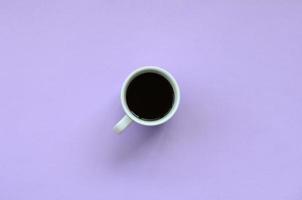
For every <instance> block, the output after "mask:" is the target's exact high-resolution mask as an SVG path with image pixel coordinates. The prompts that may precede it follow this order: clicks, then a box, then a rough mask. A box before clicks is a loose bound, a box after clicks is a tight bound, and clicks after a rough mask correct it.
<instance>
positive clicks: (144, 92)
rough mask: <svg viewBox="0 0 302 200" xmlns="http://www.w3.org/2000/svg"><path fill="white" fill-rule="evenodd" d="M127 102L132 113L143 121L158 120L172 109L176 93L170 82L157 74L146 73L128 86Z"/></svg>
mask: <svg viewBox="0 0 302 200" xmlns="http://www.w3.org/2000/svg"><path fill="white" fill-rule="evenodd" d="M126 101H127V105H128V107H129V109H130V111H131V112H132V113H133V114H134V115H135V116H137V117H138V118H140V119H143V120H157V119H160V118H162V117H164V116H165V115H166V114H167V113H168V112H169V111H170V110H171V108H172V106H173V101H174V91H173V88H172V86H171V84H170V82H169V81H168V80H167V79H166V78H164V77H163V76H161V75H159V74H156V73H151V72H148V73H144V74H141V75H138V76H137V77H135V78H134V79H133V80H132V81H131V82H130V84H129V85H128V88H127V92H126Z"/></svg>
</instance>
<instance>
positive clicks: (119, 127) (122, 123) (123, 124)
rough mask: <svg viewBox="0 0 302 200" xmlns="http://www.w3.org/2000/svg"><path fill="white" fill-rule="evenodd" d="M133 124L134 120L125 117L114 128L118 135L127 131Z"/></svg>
mask: <svg viewBox="0 0 302 200" xmlns="http://www.w3.org/2000/svg"><path fill="white" fill-rule="evenodd" d="M131 122H132V119H131V118H130V117H129V116H128V115H125V116H124V117H123V118H122V119H121V120H120V121H119V122H118V123H117V124H116V125H115V126H114V127H113V130H114V131H115V132H116V133H119V134H120V133H121V132H122V131H123V130H125V129H126V128H127V127H128V126H129V125H130V124H131Z"/></svg>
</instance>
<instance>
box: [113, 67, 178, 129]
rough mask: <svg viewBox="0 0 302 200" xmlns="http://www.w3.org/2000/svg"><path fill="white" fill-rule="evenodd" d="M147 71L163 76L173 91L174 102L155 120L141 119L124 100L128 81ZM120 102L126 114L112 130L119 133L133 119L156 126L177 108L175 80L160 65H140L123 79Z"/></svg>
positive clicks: (145, 124)
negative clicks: (164, 113)
mask: <svg viewBox="0 0 302 200" xmlns="http://www.w3.org/2000/svg"><path fill="white" fill-rule="evenodd" d="M148 72H152V73H157V74H159V75H161V76H163V77H164V78H165V79H166V80H168V81H169V83H170V85H171V86H172V88H173V92H174V102H173V105H172V107H171V109H170V111H169V112H168V113H167V114H166V115H165V116H163V117H162V118H160V119H156V120H151V121H150V120H148V121H147V120H143V119H140V118H138V117H137V116H135V115H134V114H133V113H132V112H131V111H130V109H129V107H128V105H127V101H126V94H127V89H128V85H129V83H131V81H132V80H133V79H134V78H135V77H137V76H139V75H141V74H144V73H148ZM121 102H122V106H123V109H124V111H125V113H126V114H125V116H124V117H123V118H122V119H121V120H120V121H119V122H118V123H117V124H116V125H115V126H114V128H113V129H114V131H115V132H117V133H121V132H122V131H123V130H124V129H126V128H127V127H128V126H129V125H130V124H131V122H133V121H134V122H136V123H138V124H141V125H144V126H157V125H160V124H163V123H165V122H167V121H168V120H169V119H171V117H172V116H173V115H174V114H175V112H176V110H177V109H178V106H179V102H180V90H179V87H178V84H177V82H176V80H175V79H174V77H173V76H172V75H171V74H170V73H169V72H168V71H166V70H164V69H162V68H160V67H156V66H145V67H141V68H139V69H137V70H135V71H134V72H132V73H131V74H130V75H129V76H128V77H127V79H126V80H125V81H124V83H123V86H122V91H121Z"/></svg>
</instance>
